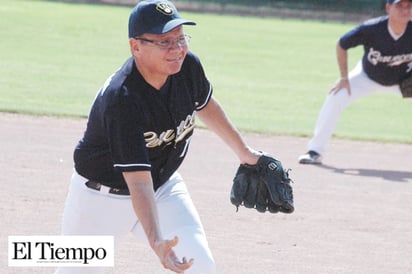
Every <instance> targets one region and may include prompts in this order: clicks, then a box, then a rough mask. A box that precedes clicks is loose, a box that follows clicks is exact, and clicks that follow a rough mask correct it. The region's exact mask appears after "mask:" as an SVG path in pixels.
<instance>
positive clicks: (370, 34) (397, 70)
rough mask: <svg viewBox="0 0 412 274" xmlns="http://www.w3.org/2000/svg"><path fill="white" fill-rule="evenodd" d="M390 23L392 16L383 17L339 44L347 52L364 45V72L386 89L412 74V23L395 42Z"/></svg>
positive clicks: (354, 32)
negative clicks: (390, 30) (390, 31)
mask: <svg viewBox="0 0 412 274" xmlns="http://www.w3.org/2000/svg"><path fill="white" fill-rule="evenodd" d="M388 20H389V17H388V16H382V17H378V18H374V19H370V20H368V21H365V22H364V23H363V24H361V25H359V26H358V27H356V28H355V29H353V30H351V31H349V32H348V33H346V34H345V35H343V36H342V37H341V38H340V40H339V42H340V46H341V47H342V48H343V49H349V48H352V47H356V46H358V45H363V47H364V54H363V57H362V65H363V70H364V71H365V73H366V74H367V75H368V77H369V78H370V79H372V80H374V81H375V82H378V83H379V84H381V85H384V86H391V85H395V84H399V82H400V80H402V79H404V78H405V77H406V76H407V75H408V74H410V72H411V70H412V21H409V23H408V26H407V28H406V30H405V32H404V33H403V35H402V36H401V37H400V38H399V39H398V40H395V39H394V38H393V37H392V36H391V34H390V33H389V30H388Z"/></svg>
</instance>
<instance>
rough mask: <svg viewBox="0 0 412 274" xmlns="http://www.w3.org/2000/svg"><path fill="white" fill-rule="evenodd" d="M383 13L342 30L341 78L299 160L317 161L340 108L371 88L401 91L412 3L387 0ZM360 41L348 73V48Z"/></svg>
mask: <svg viewBox="0 0 412 274" xmlns="http://www.w3.org/2000/svg"><path fill="white" fill-rule="evenodd" d="M385 7H386V12H387V15H386V16H382V17H379V18H374V19H370V20H368V21H366V22H364V23H363V24H361V25H359V26H357V27H356V28H354V29H353V30H351V31H349V32H347V33H346V34H344V35H343V36H342V37H341V38H340V39H339V41H338V43H337V46H336V53H337V61H338V66H339V71H340V76H341V77H340V79H339V80H338V81H337V82H336V84H335V85H334V87H333V88H332V89H331V90H330V92H329V95H328V96H327V98H326V101H325V102H324V104H323V107H322V109H321V111H320V113H319V117H318V120H317V123H316V127H315V130H314V135H313V137H312V139H311V140H310V142H309V144H308V152H307V153H305V154H303V155H302V156H300V157H299V163H301V164H320V163H321V162H322V155H323V154H324V153H325V148H326V144H327V142H328V141H329V139H330V138H331V136H332V134H333V131H334V129H335V126H336V123H337V121H338V119H339V116H340V114H341V112H342V111H343V110H344V109H345V108H346V107H347V106H348V105H350V104H351V103H353V102H355V101H356V100H358V99H360V98H362V97H364V96H367V95H369V94H371V93H374V92H388V93H395V94H398V95H400V94H401V91H400V88H399V83H400V81H401V80H402V79H404V78H406V77H407V76H408V75H410V74H411V71H412V21H411V16H412V5H411V3H410V1H409V0H387V1H386V6H385ZM359 45H362V46H363V47H364V54H363V57H362V60H360V61H359V62H358V64H357V65H356V67H355V68H354V69H353V70H352V71H350V73H349V74H348V65H347V64H348V54H347V51H348V49H350V48H353V47H356V46H359Z"/></svg>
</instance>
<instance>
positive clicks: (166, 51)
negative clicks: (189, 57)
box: [134, 26, 188, 76]
mask: <svg viewBox="0 0 412 274" xmlns="http://www.w3.org/2000/svg"><path fill="white" fill-rule="evenodd" d="M134 40H135V41H136V43H138V50H139V53H138V54H137V55H135V57H136V58H137V60H138V66H140V67H139V69H144V70H145V71H148V72H150V73H152V74H155V75H164V76H169V75H172V74H175V73H177V72H179V71H180V68H181V67H182V64H183V61H184V59H185V57H186V54H187V51H188V38H187V37H186V36H185V35H184V33H183V28H182V26H179V27H177V28H175V29H173V30H172V31H170V32H168V33H165V34H143V35H142V36H139V37H138V38H137V39H134Z"/></svg>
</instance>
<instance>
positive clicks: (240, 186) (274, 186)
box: [230, 154, 295, 213]
mask: <svg viewBox="0 0 412 274" xmlns="http://www.w3.org/2000/svg"><path fill="white" fill-rule="evenodd" d="M291 182H292V180H291V179H290V178H289V170H285V169H283V166H282V163H281V162H280V161H279V160H276V159H275V158H273V157H272V156H270V155H267V154H263V155H262V156H261V157H260V158H259V160H258V162H257V164H256V165H247V164H241V165H240V166H239V168H238V170H237V172H236V175H235V177H234V179H233V185H232V189H231V191H230V201H231V203H232V204H233V205H235V206H236V208H237V210H238V209H239V206H240V205H244V206H245V207H246V208H255V209H256V210H257V211H259V212H262V213H263V212H266V211H269V212H270V213H278V212H282V213H292V212H293V211H294V209H295V208H294V205H293V190H292V186H291ZM237 210H236V211H237Z"/></svg>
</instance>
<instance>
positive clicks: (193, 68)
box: [186, 52, 213, 110]
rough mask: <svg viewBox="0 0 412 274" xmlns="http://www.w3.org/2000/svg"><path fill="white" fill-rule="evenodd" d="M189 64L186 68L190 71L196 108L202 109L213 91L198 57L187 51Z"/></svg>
mask: <svg viewBox="0 0 412 274" xmlns="http://www.w3.org/2000/svg"><path fill="white" fill-rule="evenodd" d="M187 57H188V58H187V62H188V63H189V66H186V69H187V70H188V71H190V73H192V75H193V77H192V88H191V89H192V91H193V92H194V97H195V100H196V102H197V106H196V110H201V109H203V108H204V107H205V106H206V105H207V103H208V102H209V101H210V98H211V97H212V93H213V87H212V85H211V83H210V81H209V79H208V78H207V77H206V74H205V72H204V70H203V66H202V64H201V62H200V60H199V58H198V57H197V56H196V55H194V54H193V53H191V52H189V53H188V56H187Z"/></svg>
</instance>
